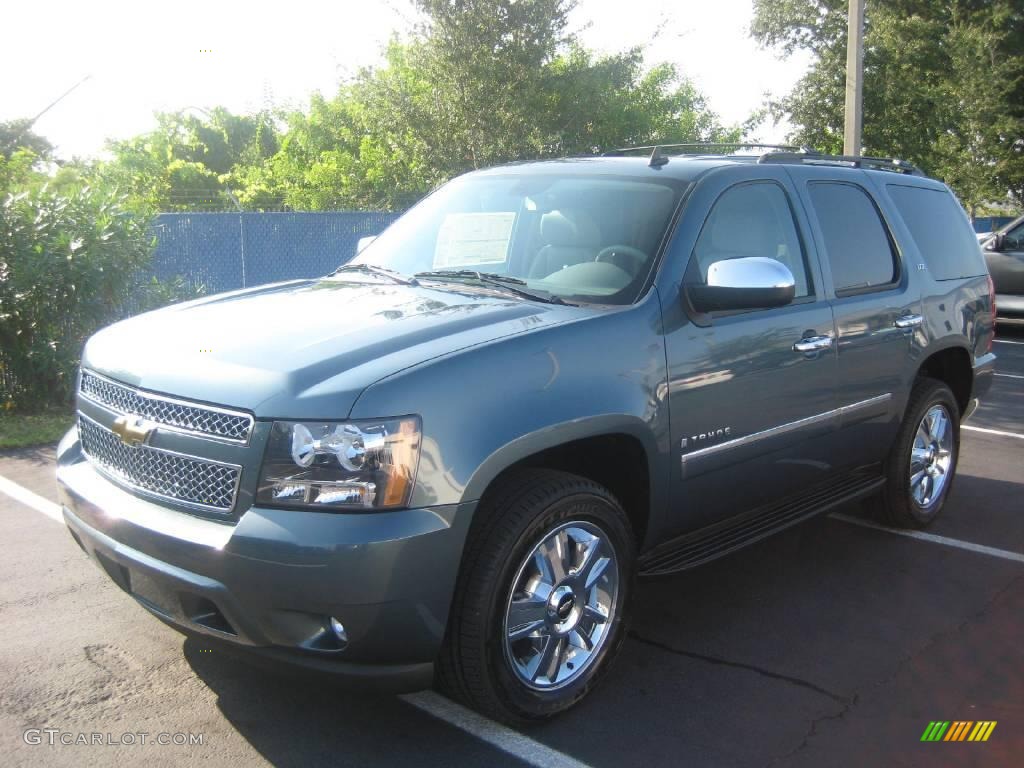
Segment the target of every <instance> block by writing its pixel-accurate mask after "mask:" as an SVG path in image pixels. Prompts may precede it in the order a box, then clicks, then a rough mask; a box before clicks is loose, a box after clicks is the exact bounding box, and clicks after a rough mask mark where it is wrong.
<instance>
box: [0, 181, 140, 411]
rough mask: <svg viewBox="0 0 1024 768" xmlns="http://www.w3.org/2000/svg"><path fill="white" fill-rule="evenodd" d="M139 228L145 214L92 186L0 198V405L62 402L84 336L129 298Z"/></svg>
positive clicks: (122, 311)
mask: <svg viewBox="0 0 1024 768" xmlns="http://www.w3.org/2000/svg"><path fill="white" fill-rule="evenodd" d="M148 227H149V216H148V215H145V214H142V213H139V212H133V211H130V210H129V209H128V208H126V207H125V203H124V200H123V199H121V198H119V197H118V196H117V195H116V194H115V193H113V192H111V191H108V190H104V189H99V188H95V187H88V186H82V187H80V188H77V189H73V190H71V191H68V192H56V191H54V190H53V189H52V188H50V187H49V186H47V185H42V186H38V187H30V188H29V190H28V191H23V192H19V193H17V194H7V195H5V196H4V198H3V199H2V200H0V407H3V408H5V409H7V410H14V409H16V410H35V409H38V408H41V407H43V406H46V405H51V404H62V403H67V402H68V401H69V400H70V397H71V394H72V388H73V386H74V381H75V369H76V366H77V364H78V359H79V355H80V353H81V348H82V344H83V343H84V341H85V339H86V338H88V336H89V335H90V334H92V333H94V332H95V331H96V330H98V329H99V328H101V327H103V326H104V325H106V324H108V323H110V322H112V321H113V320H116V319H119V318H120V317H123V316H125V315H126V314H127V313H128V312H127V302H128V301H129V300H131V299H132V297H133V295H134V296H136V297H137V292H136V291H137V287H136V286H137V283H138V277H137V276H138V275H139V274H140V270H142V269H143V268H144V267H145V266H146V265H148V263H149V258H150V254H151V251H152V246H153V241H152V238H151V237H150V235H149V233H148ZM135 301H137V298H136V299H135Z"/></svg>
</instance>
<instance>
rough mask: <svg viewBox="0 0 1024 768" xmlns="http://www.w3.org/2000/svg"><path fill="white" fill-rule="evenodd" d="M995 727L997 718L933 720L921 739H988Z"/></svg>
mask: <svg viewBox="0 0 1024 768" xmlns="http://www.w3.org/2000/svg"><path fill="white" fill-rule="evenodd" d="M995 729H996V721H995V720H978V721H977V722H975V721H973V720H954V721H953V722H950V721H949V720H933V721H932V722H930V723H928V727H927V728H925V729H924V733H922V734H921V741H988V737H989V736H991V735H992V731H994V730H995Z"/></svg>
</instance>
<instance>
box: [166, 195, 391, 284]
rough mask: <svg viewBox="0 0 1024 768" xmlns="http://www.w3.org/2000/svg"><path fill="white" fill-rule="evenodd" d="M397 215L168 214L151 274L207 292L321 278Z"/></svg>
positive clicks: (353, 213)
mask: <svg viewBox="0 0 1024 768" xmlns="http://www.w3.org/2000/svg"><path fill="white" fill-rule="evenodd" d="M396 218H398V214H397V213H382V212H361V211H333V212H329V213H162V214H160V215H159V216H157V217H156V220H155V222H154V225H153V235H154V236H155V237H156V240H157V245H156V249H155V251H154V253H153V262H152V267H151V269H150V274H152V275H155V276H156V277H157V278H158V279H160V280H170V279H172V278H174V277H176V276H179V275H180V276H181V277H182V278H184V280H185V282H186V283H187V284H188V285H190V286H200V285H201V286H203V287H204V288H205V293H207V294H211V293H220V292H221V291H231V290H235V289H237V288H245V287H248V286H253V285H261V284H263V283H272V282H275V281H278V280H290V279H294V278H301V277H318V276H320V275H325V274H327V273H328V272H331V271H332V270H334V269H336V268H337V267H338V266H339V265H341V264H344V263H345V262H346V261H348V260H349V259H351V258H352V257H353V256H354V255H355V252H356V244H357V243H358V242H359V238H361V237H366V236H367V235H377V234H380V233H381V232H382V231H383V230H384V228H385V227H387V226H388V224H390V223H391V222H392V221H394V220H395V219H396Z"/></svg>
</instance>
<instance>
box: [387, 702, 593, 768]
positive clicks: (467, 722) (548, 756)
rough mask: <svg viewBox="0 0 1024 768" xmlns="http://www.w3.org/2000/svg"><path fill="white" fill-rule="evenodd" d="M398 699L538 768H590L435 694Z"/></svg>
mask: <svg viewBox="0 0 1024 768" xmlns="http://www.w3.org/2000/svg"><path fill="white" fill-rule="evenodd" d="M398 698H400V699H401V700H402V701H404V702H406V703H408V704H411V705H412V706H414V707H416V708H417V709H420V710H422V711H424V712H426V713H427V714H428V715H433V716H434V717H436V718H437V719H438V720H444V721H445V722H446V723H448V724H449V725H454V726H455V727H456V728H458V729H459V730H460V731H465V732H466V733H468V734H471V735H473V736H476V737H477V738H478V739H480V740H481V741H485V742H487V743H488V744H490V745H491V746H492V747H497V748H498V749H500V750H501V751H502V752H504V753H506V754H509V755H512V756H513V757H516V758H519V759H520V760H522V761H523V762H524V763H528V764H530V765H535V766H537V768H589V766H588V765H587V764H586V763H582V762H580V761H579V760H577V759H576V758H574V757H570V756H569V755H567V754H565V753H564V752H559V751H558V750H555V749H551V747H546V746H544V745H543V744H541V743H540V742H539V741H534V740H533V739H531V738H530V737H529V736H524V735H523V734H521V733H519V732H518V731H514V730H512V729H511V728H509V727H507V726H504V725H501V724H500V723H495V722H493V721H491V720H488V719H487V718H486V717H483V716H481V715H478V714H477V713H476V712H473V711H472V710H469V709H466V708H465V707H463V706H461V705H459V704H456V703H455V702H454V701H451V700H450V699H446V698H445V697H444V696H442V695H441V694H439V693H435V692H434V691H420V692H418V693H407V694H403V695H401V696H399V697H398Z"/></svg>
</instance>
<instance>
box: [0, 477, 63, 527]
mask: <svg viewBox="0 0 1024 768" xmlns="http://www.w3.org/2000/svg"><path fill="white" fill-rule="evenodd" d="M0 493H5V494H7V495H8V496H10V497H11V498H12V499H14V500H15V501H20V502H21V503H22V504H24V505H25V506H26V507H31V508H32V509H34V510H35V511H36V512H40V513H42V514H44V515H46V516H47V517H48V518H50V519H51V520H56V521H57V522H58V523H63V522H64V515H63V513H62V512H61V511H60V505H59V504H54V503H53V502H52V501H50V500H49V499H44V498H43V497H42V496H40V495H39V494H38V493H33V492H32V491H30V490H29V489H28V488H25V487H23V486H20V485H18V484H17V483H15V482H12V481H10V480H8V479H7V478H6V477H4V476H3V475H0Z"/></svg>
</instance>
